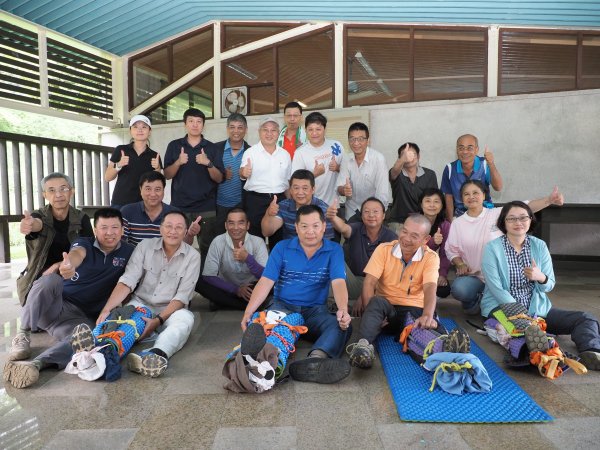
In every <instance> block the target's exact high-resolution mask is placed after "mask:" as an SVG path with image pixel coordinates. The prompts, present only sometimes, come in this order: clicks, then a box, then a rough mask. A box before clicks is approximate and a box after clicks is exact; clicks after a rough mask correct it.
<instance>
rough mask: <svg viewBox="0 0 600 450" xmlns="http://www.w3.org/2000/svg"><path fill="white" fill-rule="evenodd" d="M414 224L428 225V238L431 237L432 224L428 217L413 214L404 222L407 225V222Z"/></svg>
mask: <svg viewBox="0 0 600 450" xmlns="http://www.w3.org/2000/svg"><path fill="white" fill-rule="evenodd" d="M409 220H410V221H411V222H414V223H416V224H417V225H427V228H426V229H427V230H429V231H428V232H427V235H428V236H431V235H430V234H429V233H431V222H430V221H429V219H428V218H427V217H425V216H424V215H423V214H411V215H409V216H408V217H407V218H406V220H405V221H404V223H405V224H406V222H408V221H409Z"/></svg>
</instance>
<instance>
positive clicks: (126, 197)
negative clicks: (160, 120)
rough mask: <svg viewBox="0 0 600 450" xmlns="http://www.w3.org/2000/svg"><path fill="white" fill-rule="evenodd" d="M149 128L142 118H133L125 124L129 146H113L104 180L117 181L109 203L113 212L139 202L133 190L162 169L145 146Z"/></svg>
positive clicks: (158, 159)
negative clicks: (145, 178)
mask: <svg viewBox="0 0 600 450" xmlns="http://www.w3.org/2000/svg"><path fill="white" fill-rule="evenodd" d="M151 128H152V124H151V123H150V119H148V118H147V117H146V116H141V115H137V116H133V117H132V118H131V120H130V121H129V133H130V134H131V142H130V143H129V144H127V145H119V146H117V148H115V150H114V152H113V154H112V155H111V157H110V161H109V162H108V166H106V171H105V172H104V179H105V180H106V181H107V182H111V181H112V180H114V179H115V178H116V179H117V183H116V185H115V188H114V190H113V195H112V200H111V202H110V204H111V206H112V207H113V208H117V209H120V208H121V207H122V206H124V205H127V204H129V203H134V202H139V201H141V200H142V197H141V196H140V191H139V189H138V188H137V186H138V182H139V180H140V176H142V174H144V173H146V172H150V171H152V170H158V171H160V170H161V169H162V165H161V162H160V156H159V154H158V153H157V152H155V151H154V150H152V149H151V148H150V147H149V145H148V144H149V141H148V139H149V138H150V131H151Z"/></svg>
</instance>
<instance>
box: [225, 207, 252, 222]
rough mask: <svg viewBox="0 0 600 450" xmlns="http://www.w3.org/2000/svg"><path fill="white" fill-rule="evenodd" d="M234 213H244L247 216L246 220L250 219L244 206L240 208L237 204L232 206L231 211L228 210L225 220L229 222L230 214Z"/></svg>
mask: <svg viewBox="0 0 600 450" xmlns="http://www.w3.org/2000/svg"><path fill="white" fill-rule="evenodd" d="M234 213H242V214H243V215H244V217H245V218H246V220H248V214H247V213H246V211H245V210H244V208H240V207H238V206H236V207H235V208H231V209H230V210H229V211H227V214H226V215H225V222H227V220H229V215H230V214H234Z"/></svg>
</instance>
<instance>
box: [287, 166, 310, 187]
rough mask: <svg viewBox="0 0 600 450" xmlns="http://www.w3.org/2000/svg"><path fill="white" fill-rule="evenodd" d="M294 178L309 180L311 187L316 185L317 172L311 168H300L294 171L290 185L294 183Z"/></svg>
mask: <svg viewBox="0 0 600 450" xmlns="http://www.w3.org/2000/svg"><path fill="white" fill-rule="evenodd" d="M292 180H309V181H310V185H311V187H315V174H314V173H312V172H311V171H310V170H306V169H298V170H296V171H294V173H293V174H292V176H291V177H290V186H291V185H292Z"/></svg>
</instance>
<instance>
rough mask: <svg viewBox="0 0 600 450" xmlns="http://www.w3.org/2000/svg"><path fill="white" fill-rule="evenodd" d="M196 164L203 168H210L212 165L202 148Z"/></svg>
mask: <svg viewBox="0 0 600 450" xmlns="http://www.w3.org/2000/svg"><path fill="white" fill-rule="evenodd" d="M196 162H197V163H198V164H200V165H201V166H208V165H209V164H210V159H208V156H206V153H204V149H203V148H201V149H200V153H198V154H197V155H196Z"/></svg>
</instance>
